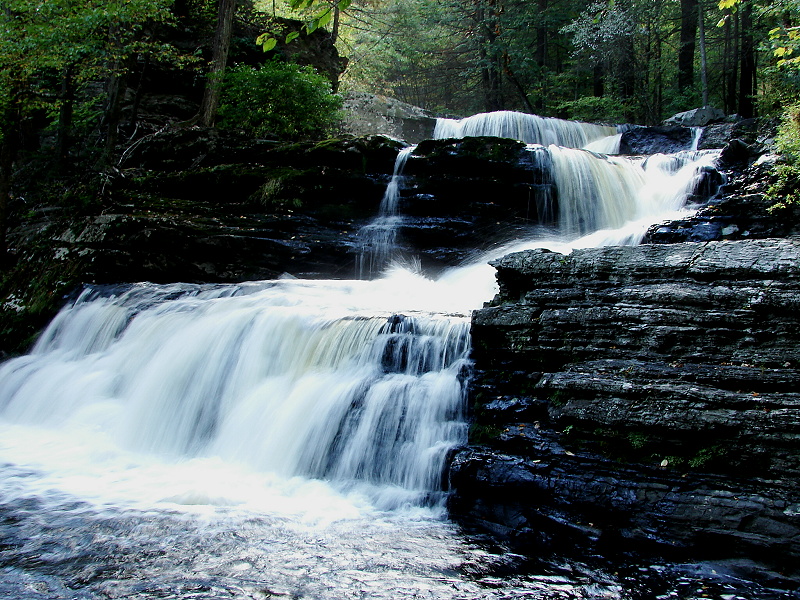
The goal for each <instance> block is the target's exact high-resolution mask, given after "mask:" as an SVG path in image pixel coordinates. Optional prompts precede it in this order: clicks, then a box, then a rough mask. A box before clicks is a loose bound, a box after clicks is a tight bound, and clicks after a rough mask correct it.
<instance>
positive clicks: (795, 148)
mask: <svg viewBox="0 0 800 600" xmlns="http://www.w3.org/2000/svg"><path fill="white" fill-rule="evenodd" d="M775 142H776V145H777V147H778V151H779V152H780V153H781V154H782V155H783V157H784V160H785V161H786V163H785V164H782V165H778V166H777V167H776V174H777V180H776V181H775V183H774V184H773V185H772V186H771V187H770V188H769V189H768V190H767V197H768V198H769V199H770V200H771V201H772V202H773V203H774V204H773V205H772V206H771V207H770V210H771V211H777V210H781V209H785V208H788V207H789V206H791V205H794V206H797V205H800V104H794V105H793V106H790V107H789V108H787V109H786V112H785V113H784V115H783V121H782V122H781V125H780V127H779V128H778V135H777V136H775Z"/></svg>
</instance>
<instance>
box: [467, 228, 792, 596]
mask: <svg viewBox="0 0 800 600" xmlns="http://www.w3.org/2000/svg"><path fill="white" fill-rule="evenodd" d="M494 265H495V267H496V268H497V271H498V280H499V282H500V288H501V291H500V294H499V295H498V297H497V298H496V299H495V300H494V301H493V302H492V303H491V305H490V306H487V307H485V308H483V309H481V310H479V311H477V312H476V313H475V315H474V318H473V344H474V358H475V367H476V370H475V379H474V381H473V384H472V391H473V394H472V410H473V416H474V425H473V429H472V437H471V439H472V443H473V445H472V446H471V447H470V448H469V449H466V450H464V451H463V452H461V453H459V454H458V456H456V458H455V460H454V466H453V472H452V473H451V478H452V484H453V486H454V488H455V490H456V493H455V496H454V499H453V503H452V511H453V514H454V515H456V516H457V518H458V519H459V520H460V521H462V522H463V523H466V524H468V525H470V526H473V527H478V528H481V529H484V530H485V529H488V530H490V531H492V532H494V533H495V534H499V535H501V536H502V537H504V538H506V539H508V540H510V541H511V542H512V543H513V544H514V545H515V546H516V547H521V548H524V549H526V551H529V552H534V553H542V552H547V551H551V550H557V551H558V552H567V553H576V552H577V553H578V554H582V555H586V554H587V553H588V554H593V553H598V554H603V555H604V556H609V554H610V553H611V554H613V553H614V552H617V553H619V552H620V551H621V552H623V553H625V552H646V553H650V554H657V555H663V556H669V557H671V558H679V559H688V558H691V559H731V558H737V557H738V558H741V559H748V560H749V559H753V558H756V557H757V558H758V560H760V561H763V562H764V564H766V565H768V568H769V569H775V572H774V573H773V576H774V577H775V578H777V579H781V577H782V576H783V575H780V574H778V573H782V574H784V575H786V576H787V577H792V576H795V577H796V576H797V572H796V564H797V559H798V556H800V506H798V504H797V499H798V491H800V490H798V483H797V482H798V475H800V460H798V455H797V452H796V446H797V442H798V438H800V396H798V394H797V391H796V382H797V381H798V377H799V376H800V371H798V367H800V350H798V348H800V346H799V345H798V342H799V341H800V339H798V338H799V337H800V333H798V332H800V327H798V325H800V324H799V323H798V316H797V314H798V313H797V312H796V310H797V308H798V306H800V240H798V239H797V238H791V239H765V240H758V241H732V242H726V241H715V242H706V243H680V244H672V245H643V246H639V247H613V248H599V249H591V250H580V251H576V252H574V253H572V254H571V255H568V256H564V255H561V254H557V253H552V252H548V251H544V250H534V251H528V252H523V253H518V254H513V255H510V256H507V257H505V258H503V259H501V260H499V261H497V262H495V263H494ZM745 562H746V561H745ZM743 564H744V563H743ZM787 585H789V586H791V585H792V584H791V583H789V582H788V580H787Z"/></svg>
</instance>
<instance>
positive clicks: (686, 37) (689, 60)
mask: <svg viewBox="0 0 800 600" xmlns="http://www.w3.org/2000/svg"><path fill="white" fill-rule="evenodd" d="M698 12H699V11H698V0H681V37H680V47H679V48H678V89H679V90H680V91H681V92H683V91H686V90H688V89H690V88H691V87H692V84H693V83H694V49H695V40H696V38H697V13H698Z"/></svg>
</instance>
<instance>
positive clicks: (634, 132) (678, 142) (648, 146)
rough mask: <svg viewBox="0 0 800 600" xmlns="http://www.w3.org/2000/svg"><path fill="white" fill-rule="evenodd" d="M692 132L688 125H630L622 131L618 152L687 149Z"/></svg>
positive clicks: (654, 152) (630, 152)
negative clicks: (630, 126)
mask: <svg viewBox="0 0 800 600" xmlns="http://www.w3.org/2000/svg"><path fill="white" fill-rule="evenodd" d="M693 136H694V133H693V132H692V129H691V128H689V127H682V126H678V125H673V126H659V127H632V128H630V129H628V130H627V131H625V132H623V134H622V138H621V139H620V143H619V153H620V154H656V153H657V152H662V153H665V154H666V153H670V152H680V151H681V150H689V149H690V148H691V147H692V139H693Z"/></svg>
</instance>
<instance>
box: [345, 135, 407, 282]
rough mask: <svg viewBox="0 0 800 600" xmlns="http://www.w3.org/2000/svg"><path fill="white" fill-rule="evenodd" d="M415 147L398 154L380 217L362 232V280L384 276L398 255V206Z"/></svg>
mask: <svg viewBox="0 0 800 600" xmlns="http://www.w3.org/2000/svg"><path fill="white" fill-rule="evenodd" d="M414 148H416V146H408V147H407V148H403V149H402V150H400V152H398V154H397V159H396V160H395V163H394V172H393V173H392V179H391V180H390V181H389V185H388V186H386V191H385V192H384V194H383V199H382V200H381V203H380V206H379V207H378V216H377V217H376V218H375V219H374V220H373V221H372V222H371V223H370V224H369V225H367V226H366V227H364V228H362V230H361V231H360V232H359V238H360V240H359V241H360V248H359V254H358V258H357V265H356V270H357V275H358V278H359V279H365V278H369V277H372V276H374V275H376V274H378V273H380V272H381V270H382V269H384V268H385V267H386V266H387V264H388V263H389V260H390V259H391V258H392V256H393V254H394V252H395V249H396V241H397V228H398V227H399V225H400V222H401V219H402V217H400V215H399V214H398V211H397V206H398V201H399V199H400V187H401V185H402V182H403V168H404V167H405V165H406V162H407V161H408V157H409V156H410V155H411V153H412V152H413V151H414Z"/></svg>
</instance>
